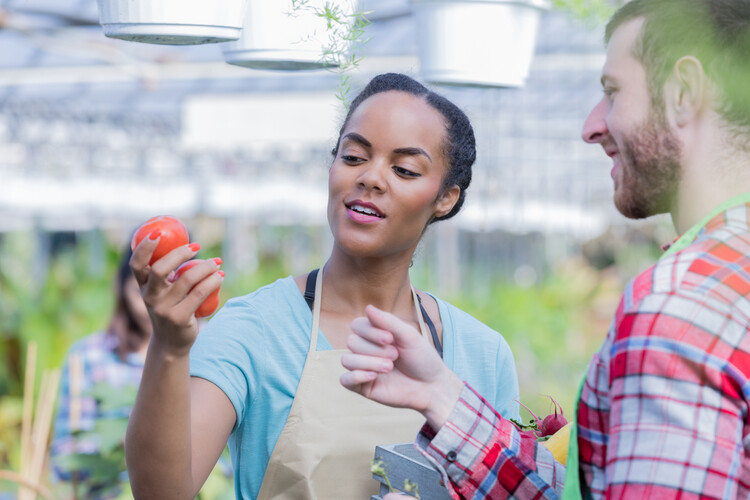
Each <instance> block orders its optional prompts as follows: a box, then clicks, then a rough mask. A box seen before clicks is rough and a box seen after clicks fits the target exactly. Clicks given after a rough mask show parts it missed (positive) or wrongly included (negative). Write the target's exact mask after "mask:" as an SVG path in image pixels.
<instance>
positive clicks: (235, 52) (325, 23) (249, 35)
mask: <svg viewBox="0 0 750 500" xmlns="http://www.w3.org/2000/svg"><path fill="white" fill-rule="evenodd" d="M355 3H356V1H355V0H309V1H306V2H300V1H299V0H297V1H294V0H248V5H247V11H246V14H245V23H244V25H243V29H242V36H241V37H240V39H239V40H237V41H236V42H230V43H227V44H224V45H222V51H223V52H224V60H225V61H226V62H228V63H229V64H235V65H237V66H245V67H248V68H257V69H280V70H304V69H319V68H326V67H332V66H338V60H339V57H340V56H341V54H342V53H343V52H345V51H346V40H345V38H346V32H347V29H348V25H349V24H348V23H349V21H350V19H351V16H352V14H353V13H354V4H355Z"/></svg>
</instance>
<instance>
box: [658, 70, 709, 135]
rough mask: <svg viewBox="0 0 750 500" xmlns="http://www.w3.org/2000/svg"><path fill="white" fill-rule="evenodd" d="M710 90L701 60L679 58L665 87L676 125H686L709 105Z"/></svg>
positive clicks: (665, 95)
mask: <svg viewBox="0 0 750 500" xmlns="http://www.w3.org/2000/svg"><path fill="white" fill-rule="evenodd" d="M708 90H709V88H708V80H707V78H706V73H705V71H704V70H703V65H702V64H701V62H700V61H699V60H698V59H696V58H695V57H693V56H684V57H681V58H680V59H678V60H677V62H676V63H675V64H674V67H673V68H672V73H671V74H670V75H669V77H668V78H667V82H666V84H665V89H664V100H665V106H666V108H667V110H668V114H671V115H672V116H673V117H674V120H675V125H677V126H678V127H682V126H685V125H686V124H687V123H688V122H690V120H691V119H693V118H694V117H695V116H696V115H698V114H700V113H701V112H702V111H703V110H704V108H705V106H707V105H709V103H710V99H709V95H708ZM670 112H671V113H670Z"/></svg>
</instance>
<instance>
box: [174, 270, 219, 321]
mask: <svg viewBox="0 0 750 500" xmlns="http://www.w3.org/2000/svg"><path fill="white" fill-rule="evenodd" d="M200 262H203V261H202V260H201V259H193V260H189V261H187V262H185V263H184V264H182V265H181V266H180V267H178V268H177V271H175V280H177V278H179V277H180V275H182V273H184V272H185V271H187V270H188V269H190V268H191V267H193V266H195V265H197V264H198V263H200ZM220 289H221V286H219V288H217V289H216V290H214V291H213V292H211V294H210V295H209V296H208V297H206V300H204V301H203V303H201V305H199V306H198V309H196V310H195V317H196V318H205V317H206V316H211V315H212V314H213V313H214V312H216V309H217V308H218V307H219V290H220ZM190 290H191V291H192V288H191V289H190ZM188 293H190V292H188Z"/></svg>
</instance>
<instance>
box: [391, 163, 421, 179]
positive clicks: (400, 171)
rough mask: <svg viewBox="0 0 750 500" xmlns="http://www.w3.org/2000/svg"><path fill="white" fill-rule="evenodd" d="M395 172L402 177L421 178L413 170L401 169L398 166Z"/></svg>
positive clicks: (394, 169)
mask: <svg viewBox="0 0 750 500" xmlns="http://www.w3.org/2000/svg"><path fill="white" fill-rule="evenodd" d="M393 171H394V172H396V173H397V174H398V175H401V176H404V177H419V174H418V173H416V172H412V171H411V170H407V169H405V168H404V167H399V166H398V165H396V166H395V167H393Z"/></svg>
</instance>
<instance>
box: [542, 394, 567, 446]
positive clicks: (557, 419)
mask: <svg viewBox="0 0 750 500" xmlns="http://www.w3.org/2000/svg"><path fill="white" fill-rule="evenodd" d="M547 397H548V398H550V399H551V400H552V403H553V404H554V405H555V413H552V414H550V415H547V416H546V417H544V420H542V422H541V424H539V435H540V436H551V435H552V434H554V433H555V432H557V431H559V430H560V429H562V428H563V427H565V424H567V423H568V420H567V419H566V418H565V416H563V409H562V406H560V403H558V402H557V401H555V399H554V398H553V397H552V396H547ZM558 408H559V409H560V413H559V414H558V413H557V409H558Z"/></svg>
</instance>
